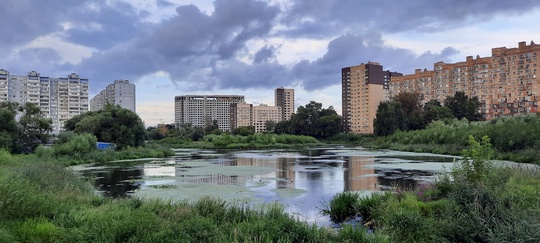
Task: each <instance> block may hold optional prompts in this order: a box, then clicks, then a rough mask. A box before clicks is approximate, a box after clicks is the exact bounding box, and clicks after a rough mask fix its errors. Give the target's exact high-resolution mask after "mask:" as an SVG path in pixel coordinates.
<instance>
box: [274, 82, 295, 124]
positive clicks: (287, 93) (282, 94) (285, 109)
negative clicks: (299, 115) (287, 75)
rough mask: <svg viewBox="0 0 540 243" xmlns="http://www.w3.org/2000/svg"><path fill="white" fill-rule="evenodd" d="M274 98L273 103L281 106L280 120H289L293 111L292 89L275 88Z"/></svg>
mask: <svg viewBox="0 0 540 243" xmlns="http://www.w3.org/2000/svg"><path fill="white" fill-rule="evenodd" d="M274 98H275V105H276V106H279V107H281V112H282V116H281V120H283V121H286V120H290V119H291V116H292V114H293V113H294V89H286V88H283V87H280V88H277V89H276V90H275V96H274Z"/></svg>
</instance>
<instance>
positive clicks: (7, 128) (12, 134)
mask: <svg viewBox="0 0 540 243" xmlns="http://www.w3.org/2000/svg"><path fill="white" fill-rule="evenodd" d="M15 115H16V111H15V110H10V109H9V108H1V109H0V148H5V149H7V150H8V151H12V150H13V148H14V147H15V141H16V140H17V139H18V138H19V131H20V128H19V125H18V124H17V121H16V120H15Z"/></svg>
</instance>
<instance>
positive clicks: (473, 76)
mask: <svg viewBox="0 0 540 243" xmlns="http://www.w3.org/2000/svg"><path fill="white" fill-rule="evenodd" d="M491 53H492V55H491V56H490V57H479V56H477V57H476V58H473V57H472V56H469V57H467V58H466V60H465V61H464V62H457V63H443V62H437V63H435V64H434V69H433V70H423V71H421V70H420V69H417V70H416V71H415V73H414V74H410V75H405V76H402V77H392V81H391V82H390V87H389V95H390V96H395V95H396V94H398V93H400V92H414V91H417V92H420V93H422V95H423V96H424V100H423V102H427V101H429V100H432V99H434V100H438V101H440V102H441V103H442V102H443V101H444V99H446V97H448V96H453V95H454V94H455V92H458V91H460V92H464V93H465V94H466V95H467V96H469V97H474V96H476V97H478V99H479V100H480V102H481V104H482V107H481V113H482V114H483V116H484V118H485V119H487V120H489V119H492V118H495V117H501V116H513V115H518V114H529V113H538V112H540V110H539V109H538V100H539V98H540V97H539V96H540V79H539V77H538V68H539V67H540V59H539V57H540V45H538V44H535V43H534V42H531V44H530V45H527V44H526V42H520V43H519V44H518V47H517V48H506V47H498V48H492V50H491Z"/></svg>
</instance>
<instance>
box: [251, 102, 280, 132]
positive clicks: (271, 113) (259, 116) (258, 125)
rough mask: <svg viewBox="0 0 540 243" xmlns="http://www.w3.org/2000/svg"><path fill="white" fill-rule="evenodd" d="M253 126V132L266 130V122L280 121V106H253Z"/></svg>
mask: <svg viewBox="0 0 540 243" xmlns="http://www.w3.org/2000/svg"><path fill="white" fill-rule="evenodd" d="M252 111H253V127H255V133H259V132H264V131H266V122H267V121H272V122H275V123H278V122H280V121H282V116H283V112H282V111H281V107H280V106H268V105H264V104H261V105H259V106H253V108H252Z"/></svg>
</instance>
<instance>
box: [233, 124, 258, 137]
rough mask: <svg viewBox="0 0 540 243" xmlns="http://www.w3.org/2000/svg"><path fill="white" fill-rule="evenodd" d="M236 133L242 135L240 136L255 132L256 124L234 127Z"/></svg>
mask: <svg viewBox="0 0 540 243" xmlns="http://www.w3.org/2000/svg"><path fill="white" fill-rule="evenodd" d="M234 134H237V135H240V136H248V135H253V134H255V127H254V126H242V127H238V128H236V129H234Z"/></svg>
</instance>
